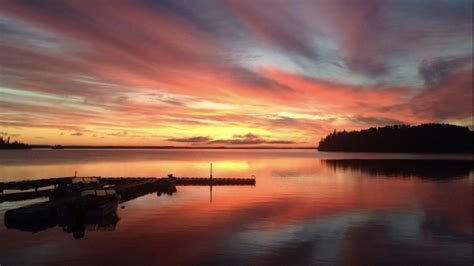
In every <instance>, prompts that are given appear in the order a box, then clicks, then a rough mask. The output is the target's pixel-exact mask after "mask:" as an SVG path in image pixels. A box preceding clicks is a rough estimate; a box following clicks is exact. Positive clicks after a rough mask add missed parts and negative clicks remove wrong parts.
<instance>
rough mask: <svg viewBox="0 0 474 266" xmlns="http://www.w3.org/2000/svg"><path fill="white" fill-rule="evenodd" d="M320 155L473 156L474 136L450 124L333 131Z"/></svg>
mask: <svg viewBox="0 0 474 266" xmlns="http://www.w3.org/2000/svg"><path fill="white" fill-rule="evenodd" d="M318 150H320V151H346V152H406V153H473V150H474V132H473V131H470V130H469V128H467V127H460V126H455V125H449V124H422V125H418V126H409V125H394V126H385V127H378V128H369V129H364V130H360V131H350V132H347V131H339V132H338V131H334V132H333V133H331V134H329V135H328V136H326V137H325V138H322V139H321V141H320V142H319V147H318Z"/></svg>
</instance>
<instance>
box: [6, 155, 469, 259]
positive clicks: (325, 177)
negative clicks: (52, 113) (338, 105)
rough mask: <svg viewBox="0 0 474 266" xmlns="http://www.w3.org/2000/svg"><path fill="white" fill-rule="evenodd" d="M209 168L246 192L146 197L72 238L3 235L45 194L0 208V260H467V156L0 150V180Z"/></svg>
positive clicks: (188, 190) (183, 191) (228, 189)
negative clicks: (247, 182)
mask: <svg viewBox="0 0 474 266" xmlns="http://www.w3.org/2000/svg"><path fill="white" fill-rule="evenodd" d="M448 160H449V161H448ZM454 160H456V161H454ZM459 160H461V161H459ZM211 162H212V163H213V166H214V167H213V168H214V177H250V176H252V175H255V176H256V178H257V182H256V186H214V187H212V191H211V189H210V187H206V186H201V187H198V186H178V187H177V192H175V193H173V194H172V195H166V194H161V195H160V196H158V195H157V194H156V193H154V194H148V195H146V196H143V197H140V198H137V199H135V200H132V201H129V202H126V203H124V204H121V206H120V207H119V208H118V210H117V215H118V217H119V221H118V222H116V223H113V224H111V225H110V226H107V227H105V228H94V226H88V227H86V228H87V230H86V231H85V235H84V237H83V238H82V239H75V238H74V237H73V235H72V234H71V233H67V232H65V230H63V228H62V227H59V226H56V227H52V228H49V229H46V230H43V231H40V232H37V233H31V232H25V231H20V230H16V229H7V228H6V226H5V225H4V213H5V211H7V210H9V209H14V208H18V207H21V206H25V205H29V204H32V203H36V202H41V201H45V200H47V199H46V198H42V199H37V200H28V201H20V202H18V201H17V202H3V203H0V264H1V265H2V266H7V265H127V264H130V265H156V264H161V265H214V264H222V265H319V264H329V265H472V264H473V253H472V252H473V251H472V250H473V232H472V210H473V206H472V204H473V203H472V197H473V196H472V192H473V191H472V190H473V180H474V174H473V173H474V166H473V161H472V156H471V155H416V154H411V155H407V154H366V153H359V154H355V153H322V152H317V151H314V150H23V151H0V182H5V181H12V180H21V179H40V178H49V177H62V176H72V175H74V172H75V171H77V173H78V175H80V176H124V177H125V176H156V177H162V176H166V175H167V174H170V173H173V174H174V175H175V176H202V177H208V176H209V163H211ZM122 205H123V206H124V208H122Z"/></svg>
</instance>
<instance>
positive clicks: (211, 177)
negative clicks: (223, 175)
mask: <svg viewBox="0 0 474 266" xmlns="http://www.w3.org/2000/svg"><path fill="white" fill-rule="evenodd" d="M210 178H211V179H212V163H211V177H210Z"/></svg>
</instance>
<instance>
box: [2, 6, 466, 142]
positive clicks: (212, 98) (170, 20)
mask: <svg viewBox="0 0 474 266" xmlns="http://www.w3.org/2000/svg"><path fill="white" fill-rule="evenodd" d="M270 7H271V8H270ZM0 36H1V38H0V49H1V50H0V96H1V98H0V126H1V129H0V135H1V136H3V137H11V138H12V139H15V140H19V141H22V142H25V143H29V144H62V145H122V146H125V145H132V146H139V145H147V146H162V145H166V146H168V145H171V146H188V145H193V146H194V145H201V146H211V145H217V146H239V145H246V146H249V145H264V146H269V145H273V146H315V145H316V144H317V142H318V140H319V139H320V138H321V137H322V136H325V135H327V134H328V133H330V132H332V131H333V130H334V129H336V130H342V129H346V130H352V129H361V128H367V127H372V126H384V125H389V124H419V123H429V122H441V123H451V124H456V125H462V126H469V127H470V128H471V129H473V128H474V126H473V124H472V123H473V122H472V121H473V114H472V109H473V106H472V101H473V96H472V2H471V1H449V2H448V1H446V2H441V1H421V2H414V1H386V2H384V1H361V2H360V3H359V4H355V3H354V2H352V1H345V0H339V1H294V2H292V3H291V4H289V3H285V2H284V1H281V2H280V1H265V0H260V1H203V0H202V1H201V0H200V1H191V2H187V1H159V2H158V1H123V2H122V1H121V2H114V3H113V4H111V3H110V2H108V1H94V2H92V1H65V2H50V1H47V2H42V1H2V2H0Z"/></svg>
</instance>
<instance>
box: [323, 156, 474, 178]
mask: <svg viewBox="0 0 474 266" xmlns="http://www.w3.org/2000/svg"><path fill="white" fill-rule="evenodd" d="M322 163H323V164H325V165H326V166H327V167H330V168H332V169H333V170H334V171H337V170H342V171H351V172H361V173H363V174H366V175H369V176H378V177H419V178H429V179H448V178H459V177H468V176H469V173H470V172H471V171H473V169H474V161H470V160H365V159H330V160H322Z"/></svg>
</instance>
